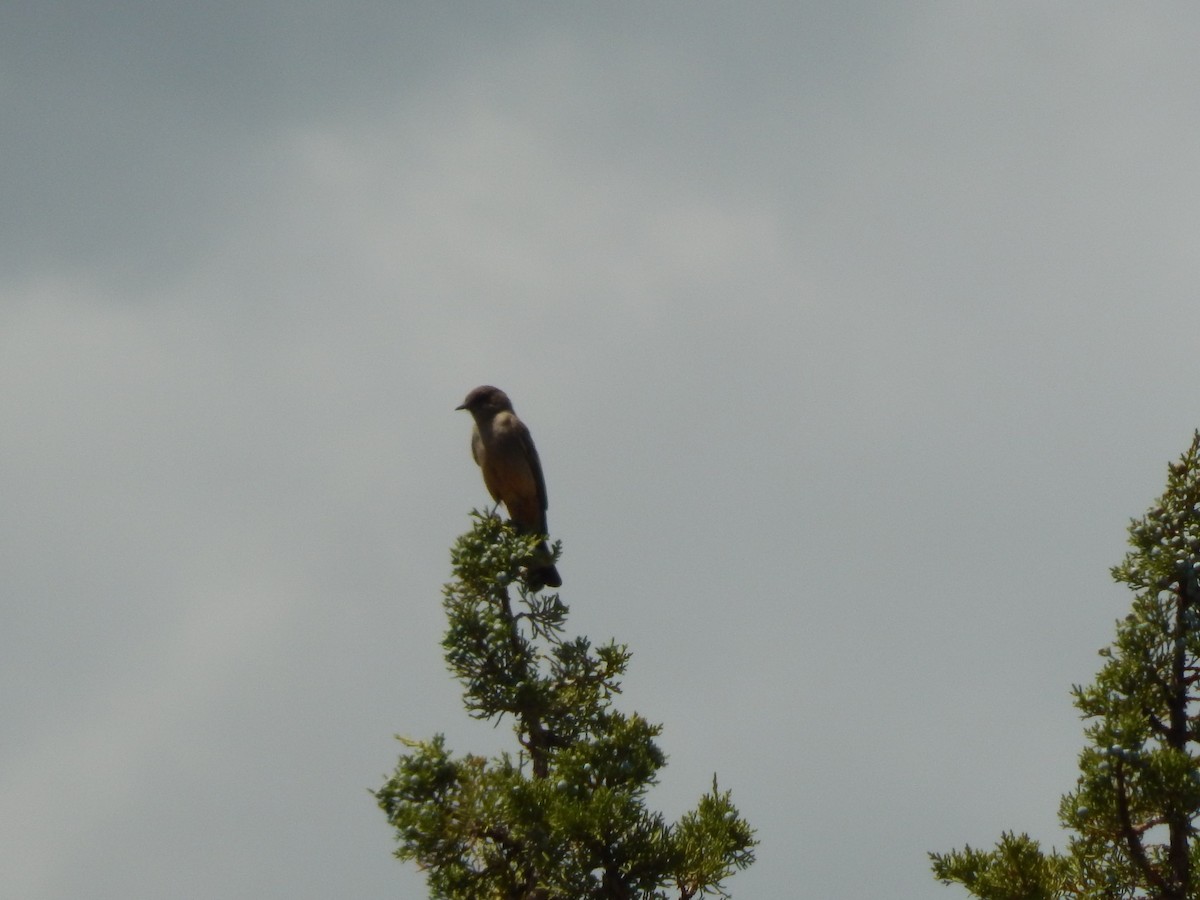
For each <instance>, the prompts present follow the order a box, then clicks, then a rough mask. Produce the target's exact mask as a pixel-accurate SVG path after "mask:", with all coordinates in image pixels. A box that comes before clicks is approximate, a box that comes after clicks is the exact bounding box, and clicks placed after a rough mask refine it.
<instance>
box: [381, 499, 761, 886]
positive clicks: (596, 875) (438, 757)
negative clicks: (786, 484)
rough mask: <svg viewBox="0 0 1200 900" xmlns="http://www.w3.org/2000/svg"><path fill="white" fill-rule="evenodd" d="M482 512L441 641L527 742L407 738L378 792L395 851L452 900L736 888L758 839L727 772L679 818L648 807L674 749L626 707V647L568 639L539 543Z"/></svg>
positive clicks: (461, 553) (470, 706)
mask: <svg viewBox="0 0 1200 900" xmlns="http://www.w3.org/2000/svg"><path fill="white" fill-rule="evenodd" d="M474 518H475V524H474V527H473V528H472V530H471V531H469V532H467V533H466V534H464V535H462V536H461V537H460V538H459V539H458V540H457V542H456V543H455V546H454V548H453V550H452V552H451V560H452V562H453V566H454V574H455V580H454V581H453V582H451V583H449V584H447V585H446V586H445V588H444V600H443V605H444V607H445V610H446V614H447V617H448V619H449V628H448V630H447V632H446V636H445V638H444V640H443V641H442V646H443V648H444V649H445V654H446V661H447V663H448V664H449V666H450V669H451V671H452V672H453V673H454V675H455V676H456V677H457V678H458V679H459V680H460V681H461V682H462V684H463V685H464V688H465V691H464V699H465V704H466V708H467V710H468V712H469V713H470V714H471V715H472V716H473V717H475V718H478V719H488V720H493V721H496V722H498V721H500V720H501V719H503V718H505V717H508V718H509V719H510V721H511V723H512V727H513V730H514V732H515V735H516V739H517V743H518V745H519V749H518V750H517V751H516V753H515V755H514V754H509V753H504V754H501V755H500V756H499V757H498V758H494V759H484V758H481V757H478V756H473V755H466V756H454V755H452V754H451V752H450V751H449V750H448V749H447V748H446V746H445V741H444V739H443V736H441V735H437V736H435V737H434V738H433V739H432V740H430V741H412V740H406V739H403V738H401V739H400V740H401V741H402V742H403V743H404V744H405V746H406V747H407V748H408V752H406V753H405V754H404V755H403V756H401V757H400V762H399V764H398V766H397V767H396V771H395V773H394V774H393V775H392V776H391V778H389V779H388V780H387V782H386V783H385V784H384V785H383V787H382V788H380V789H379V791H377V792H376V794H375V796H376V799H377V800H378V802H379V805H380V807H381V808H382V809H383V811H384V812H385V813H386V815H387V818H388V822H389V823H390V824H391V825H392V826H393V827H394V828H395V829H396V836H397V841H398V843H399V848H398V849H397V850H396V856H398V857H399V858H400V859H402V860H411V861H414V862H416V863H417V865H418V866H420V867H421V868H422V869H423V870H424V871H425V873H426V877H427V881H428V884H429V888H430V892H431V896H432V897H434V898H445V900H485V898H486V900H584V898H596V900H601V898H605V900H627V898H628V900H634V898H637V900H668V898H676V897H677V898H679V900H689V898H693V897H696V898H699V897H704V896H711V895H719V896H722V897H726V896H728V895H727V894H726V893H725V891H724V888H723V882H724V880H725V879H726V878H727V877H728V876H729V875H731V874H732V873H733V872H734V871H735V870H738V869H742V868H745V867H746V866H748V865H750V864H751V863H752V862H753V861H754V851H753V847H754V845H755V844H756V841H755V840H754V836H753V835H754V832H753V830H752V829H751V828H750V826H749V825H748V824H747V822H746V821H745V820H744V819H742V818H741V817H740V816H739V815H738V811H737V809H736V808H735V807H734V805H733V803H732V802H731V800H730V795H729V792H728V791H724V792H723V791H720V790H718V788H717V783H716V778H715V776H714V778H713V786H712V791H711V792H709V793H706V794H705V795H703V796H702V797H701V798H700V802H699V804H698V805H697V806H696V807H695V809H693V810H692V811H690V812H688V813H686V814H685V815H684V816H683V817H682V818H681V819H680V820H679V821H678V822H676V823H674V824H668V823H666V822H665V821H664V819H663V817H662V816H661V815H660V814H659V813H655V812H651V811H649V810H648V809H647V808H646V804H645V801H646V793H647V791H648V789H649V788H650V787H651V786H653V785H654V784H655V782H656V778H657V772H658V770H659V769H660V768H662V766H663V765H665V762H666V758H665V756H664V755H663V753H662V751H661V750H660V749H659V748H658V745H657V744H656V743H655V738H656V737H657V736H658V735H659V732H660V731H661V728H660V726H658V725H652V724H651V723H649V722H647V721H646V720H645V719H643V718H642V717H641V716H639V715H637V714H636V713H635V714H630V715H626V714H624V713H621V712H619V711H618V710H616V709H615V708H614V706H613V698H614V696H615V695H616V694H618V693H620V681H619V679H620V678H621V676H622V675H623V673H624V672H625V669H626V666H627V665H628V663H629V660H630V653H629V651H628V649H627V648H626V647H624V646H621V645H618V644H615V643H612V642H610V643H608V644H606V645H604V646H599V647H595V648H593V647H592V646H591V644H590V642H589V641H588V640H587V638H584V637H577V638H574V639H568V638H567V637H565V635H564V626H565V620H566V615H567V611H568V610H567V607H566V605H565V604H564V603H563V602H562V601H561V600H560V599H559V596H558V594H543V593H538V592H534V591H530V590H529V589H528V587H527V586H526V584H525V582H524V581H523V580H522V571H521V569H522V566H523V565H525V564H527V563H528V562H529V560H530V559H533V558H535V556H536V553H537V551H538V543H539V540H540V538H539V537H538V536H536V535H520V534H518V533H517V532H516V531H515V530H514V529H513V528H512V527H511V526H510V525H507V524H504V523H502V522H501V521H500V520H499V519H498V518H496V517H494V516H490V515H484V514H480V513H475V514H474ZM560 552H561V546H560V545H558V544H555V546H554V548H553V553H554V558H555V560H557V558H558V555H559V553H560ZM514 589H515V591H516V593H517V603H516V604H515V605H514V598H513V596H512V593H511V592H512V591H513V590H514Z"/></svg>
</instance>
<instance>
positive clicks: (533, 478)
mask: <svg viewBox="0 0 1200 900" xmlns="http://www.w3.org/2000/svg"><path fill="white" fill-rule="evenodd" d="M455 409H465V410H466V411H467V412H469V413H470V414H471V418H473V419H474V420H475V429H474V431H473V432H472V433H471V455H472V456H473V457H474V458H475V462H476V463H478V464H479V468H480V470H481V471H482V472H483V483H484V485H485V486H486V487H487V489H488V493H489V494H491V495H492V499H493V500H495V501H496V503H498V504H499V503H503V504H504V508H505V509H506V510H508V517H509V519H510V520H511V521H512V523H513V524H514V525H516V527H517V530H518V531H520V532H522V533H524V534H538V535H541V536H542V537H543V538H545V537H546V535H547V534H548V532H547V529H546V509H547V507H548V505H549V504H548V503H547V502H546V480H545V478H544V477H543V476H542V464H541V462H540V461H539V460H538V452H537V448H536V447H534V446H533V437H532V436H531V435H530V434H529V429H528V428H527V427H525V423H524V422H522V421H521V420H520V419H518V418H517V414H516V413H515V412H513V405H512V401H511V400H509V399H508V394H506V393H504V391H502V390H500V388H497V387H492V386H491V385H490V384H485V385H480V386H479V387H477V388H475V389H474V390H473V391H471V392H470V393H469V394H467V399H465V400H464V401H463V402H462V403H461V404H460V405H458V406H457V407H455ZM537 557H538V558H539V559H550V548H549V547H548V546H547V545H546V542H545V540H543V541H542V543H541V544H539V545H538V549H537ZM525 583H526V586H527V587H529V588H530V590H534V591H537V590H540V589H541V588H542V587H546V586H549V587H555V588H556V587H562V578H561V577H560V576H559V574H558V569H557V568H555V566H554V564H553V563H549V564H546V565H532V566H530V567H529V569H528V571H527V572H526V575H525Z"/></svg>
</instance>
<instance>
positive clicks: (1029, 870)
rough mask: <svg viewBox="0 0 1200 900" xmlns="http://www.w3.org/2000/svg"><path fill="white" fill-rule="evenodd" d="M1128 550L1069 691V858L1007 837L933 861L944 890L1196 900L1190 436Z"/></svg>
mask: <svg viewBox="0 0 1200 900" xmlns="http://www.w3.org/2000/svg"><path fill="white" fill-rule="evenodd" d="M1129 543H1130V545H1131V549H1130V550H1129V552H1128V554H1127V555H1126V557H1125V559H1124V561H1123V562H1122V563H1121V564H1120V565H1118V566H1115V567H1114V568H1113V569H1112V575H1113V578H1114V579H1116V580H1117V581H1118V582H1120V583H1122V584H1125V585H1126V586H1127V587H1128V588H1129V589H1130V590H1131V591H1133V592H1134V599H1133V608H1132V610H1131V611H1130V613H1129V615H1127V616H1126V617H1125V618H1124V619H1123V620H1121V621H1118V622H1117V629H1116V631H1117V633H1116V640H1115V641H1114V642H1113V643H1112V645H1111V646H1109V647H1106V648H1104V649H1102V650H1101V651H1100V655H1101V656H1102V657H1103V658H1104V663H1103V665H1102V667H1101V669H1100V672H1099V674H1098V675H1097V677H1096V680H1095V682H1094V683H1092V684H1091V685H1089V686H1087V687H1081V686H1078V685H1076V686H1074V687H1073V688H1072V694H1073V696H1074V702H1075V706H1076V707H1077V708H1078V709H1079V711H1080V713H1081V714H1082V716H1083V718H1084V719H1085V720H1086V721H1087V722H1088V725H1087V726H1086V728H1085V736H1086V738H1087V741H1088V743H1087V746H1086V747H1085V748H1084V750H1083V751H1082V752H1081V753H1080V756H1079V769H1080V775H1079V779H1078V781H1077V783H1076V786H1075V790H1073V791H1071V792H1070V793H1068V794H1066V795H1065V796H1063V798H1062V800H1061V802H1060V804H1059V819H1060V821H1061V822H1062V824H1063V826H1064V827H1065V828H1067V829H1068V830H1069V831H1070V832H1071V838H1070V841H1069V844H1068V847H1067V850H1066V851H1065V852H1061V853H1060V852H1057V851H1051V852H1048V853H1047V852H1043V851H1042V850H1041V848H1040V847H1039V846H1038V843H1037V842H1036V841H1034V840H1032V839H1031V838H1029V836H1028V835H1025V834H1021V835H1015V834H1012V833H1005V834H1004V835H1003V836H1002V837H1001V840H1000V842H999V844H997V846H996V848H995V849H994V850H989V851H984V850H974V849H972V848H971V847H969V846H968V847H965V848H964V849H963V850H959V851H954V852H951V853H947V854H944V855H942V854H936V853H935V854H930V857H931V859H932V862H933V872H934V875H935V877H937V878H939V879H941V880H942V881H944V882H946V883H951V882H957V883H959V884H962V885H963V886H965V887H966V888H967V890H968V891H970V893H972V894H974V895H975V896H977V897H980V898H985V900H1010V898H1011V900H1017V898H1021V900H1043V898H1046V900H1049V898H1068V897H1071V898H1074V897H1080V898H1096V900H1099V898H1120V900H1132V898H1152V900H1197V898H1200V875H1198V874H1197V873H1198V871H1200V869H1198V863H1200V841H1197V836H1196V829H1195V826H1194V822H1195V820H1196V817H1197V815H1200V759H1198V756H1197V751H1198V750H1200V719H1198V718H1197V711H1198V705H1197V699H1198V697H1197V691H1196V688H1197V681H1198V680H1200V432H1196V434H1195V435H1194V437H1193V440H1192V445H1191V447H1190V448H1189V449H1188V451H1187V452H1186V453H1184V454H1183V456H1182V457H1181V458H1180V459H1179V461H1178V462H1175V463H1172V464H1171V465H1170V466H1169V469H1168V474H1167V489H1166V492H1165V493H1164V494H1163V495H1162V497H1161V498H1160V499H1159V501H1158V502H1157V503H1156V504H1155V505H1154V506H1153V507H1151V508H1150V510H1149V511H1148V512H1147V513H1146V514H1145V515H1144V516H1142V517H1141V518H1140V519H1134V520H1133V521H1132V522H1131V524H1130V526H1129Z"/></svg>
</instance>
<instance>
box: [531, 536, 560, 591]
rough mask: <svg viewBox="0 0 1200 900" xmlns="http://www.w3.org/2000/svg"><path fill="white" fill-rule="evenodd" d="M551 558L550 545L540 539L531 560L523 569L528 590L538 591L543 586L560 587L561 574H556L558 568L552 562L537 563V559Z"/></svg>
mask: <svg viewBox="0 0 1200 900" xmlns="http://www.w3.org/2000/svg"><path fill="white" fill-rule="evenodd" d="M552 558H553V557H552V556H551V554H550V547H549V546H548V545H547V544H546V542H545V541H542V542H541V543H540V544H538V546H537V552H536V553H535V554H534V558H533V561H532V562H531V564H530V566H529V568H528V569H526V570H525V586H526V587H527V588H529V590H531V591H540V590H541V589H542V588H544V587H552V588H557V587H562V576H561V575H559V574H558V568H557V567H556V566H555V565H554V563H549V564H547V565H538V561H540V560H543V559H552Z"/></svg>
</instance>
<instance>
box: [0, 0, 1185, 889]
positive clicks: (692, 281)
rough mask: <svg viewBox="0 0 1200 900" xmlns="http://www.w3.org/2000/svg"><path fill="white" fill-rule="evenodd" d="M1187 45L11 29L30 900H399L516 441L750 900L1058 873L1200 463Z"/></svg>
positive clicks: (1077, 9)
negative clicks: (938, 879) (1174, 511)
mask: <svg viewBox="0 0 1200 900" xmlns="http://www.w3.org/2000/svg"><path fill="white" fill-rule="evenodd" d="M1198 43H1200V11H1197V10H1196V9H1193V8H1192V7H1189V6H1185V5H1182V4H1152V5H1147V4H1136V5H1135V4H1124V3H1087V4H1082V3H1074V4H1072V3H1062V4H1052V5H1047V4H1043V3H1004V4H980V3H913V4H895V3H859V4H842V3H824V4H811V3H799V4H798V3H794V2H788V3H762V4H756V5H752V6H749V7H748V6H746V5H740V6H739V5H734V4H725V3H704V2H699V3H698V2H688V3H668V2H663V3H658V4H653V5H650V4H641V3H638V4H634V3H628V4H623V3H616V4H592V5H588V6H585V5H583V4H537V5H531V4H517V5H513V4H486V5H485V4H478V5H476V4H471V5H464V4H454V3H437V4H398V3H390V2H375V3H371V2H341V3H325V4H315V3H312V4H310V3H304V4H297V3H278V2H262V3H255V4H246V3H206V4H196V3H178V2H155V3H149V2H144V3H133V2H131V3H122V4H96V3H90V2H58V3H54V4H31V3H26V4H8V5H6V6H5V8H4V9H3V11H0V110H2V113H3V121H4V123H5V124H4V128H3V129H2V130H0V161H2V166H3V168H2V178H0V204H2V208H3V210H4V213H3V215H2V216H0V422H2V423H3V438H2V439H0V446H2V448H3V452H2V453H0V491H2V492H3V497H4V509H5V516H4V517H3V520H2V521H0V527H2V528H3V535H2V540H0V560H2V563H3V573H4V582H5V590H4V594H3V599H2V600H0V602H2V603H3V627H2V628H0V681H2V683H3V684H4V685H5V686H6V688H5V690H4V691H3V692H2V693H0V714H2V716H3V719H4V722H5V726H4V729H3V734H4V737H3V740H2V741H0V883H3V884H5V885H6V891H8V892H10V893H11V896H14V897H18V896H19V897H22V898H29V900H75V898H79V897H88V898H90V900H109V898H128V897H147V898H150V897H196V898H221V900H239V898H261V897H289V898H302V900H317V898H330V897H357V898H374V897H379V898H382V897H420V896H423V895H424V888H423V880H422V879H421V878H420V876H419V875H418V873H417V872H416V871H415V870H414V869H412V868H411V867H409V866H406V865H402V864H400V863H398V862H396V861H395V860H394V859H392V858H391V856H390V853H391V850H392V847H393V843H392V833H391V831H390V829H389V828H388V827H387V825H386V823H385V821H384V819H383V816H382V814H381V813H380V812H379V811H378V810H377V809H376V808H375V806H374V803H373V800H372V798H371V797H370V796H369V794H368V790H369V789H372V788H375V787H378V786H379V785H380V784H381V783H382V781H383V778H384V776H385V773H386V772H388V771H390V770H391V768H392V767H393V766H394V764H395V760H396V757H397V756H398V754H399V752H400V750H401V748H400V746H399V745H398V744H396V743H395V742H394V741H393V740H392V735H393V734H394V733H402V734H406V735H409V736H413V737H428V736H431V735H432V734H434V733H435V732H438V731H441V732H445V733H446V734H447V736H448V741H449V743H450V745H451V746H452V747H453V748H454V749H455V750H456V751H458V752H467V751H472V752H481V753H488V752H492V751H494V750H495V749H497V748H499V747H502V746H510V739H509V732H508V731H507V728H506V727H501V728H500V729H499V730H493V729H491V728H490V727H489V726H487V725H483V724H480V723H476V722H473V721H471V720H469V719H468V718H467V716H466V714H465V713H464V712H463V710H462V707H461V704H460V700H459V693H458V688H457V685H456V684H455V683H454V682H453V681H452V680H451V679H450V677H449V675H448V673H447V672H446V669H445V666H444V663H443V661H442V659H441V656H440V652H439V646H438V645H439V641H440V639H441V635H442V628H443V618H442V611H441V605H440V587H441V584H442V582H443V581H445V580H446V579H447V578H448V576H449V563H448V548H449V546H450V544H451V542H452V541H453V539H454V537H455V536H456V535H457V534H459V533H461V532H462V531H464V530H466V528H467V527H468V524H469V523H468V518H467V514H468V512H469V510H470V509H471V508H472V507H473V506H479V505H482V504H483V503H484V502H485V500H486V494H485V493H484V489H483V485H482V482H481V480H480V478H479V475H478V471H477V469H476V468H475V466H474V465H473V463H472V462H471V460H470V456H469V451H468V434H469V430H470V421H469V418H468V417H467V416H466V415H465V414H464V413H461V412H458V413H456V412H455V411H454V407H455V405H457V404H458V403H459V402H460V401H461V400H462V398H463V396H464V395H465V394H466V392H467V391H468V390H469V389H470V388H472V387H474V386H475V385H477V384H480V383H492V384H497V385H499V386H501V387H502V388H504V389H505V390H507V391H508V392H509V394H510V395H511V396H512V397H513V399H514V402H515V404H516V407H517V410H518V412H520V414H521V415H522V416H523V417H524V418H525V420H526V421H527V422H528V423H529V424H530V425H531V427H532V429H533V433H534V435H535V437H536V439H537V442H538V446H539V449H540V450H541V455H542V459H543V463H544V467H545V470H546V476H547V480H548V484H549V493H550V527H551V531H552V533H553V535H554V536H555V537H557V538H561V539H562V540H563V541H564V544H565V548H566V555H565V557H564V558H563V560H562V562H561V565H560V569H561V571H562V573H563V576H564V578H565V582H566V584H565V587H564V589H563V597H564V599H565V600H566V601H567V602H568V603H569V604H570V605H571V607H572V611H573V616H572V620H571V624H572V626H573V629H574V630H576V631H577V632H581V633H585V634H588V635H589V636H590V637H592V638H593V640H596V641H604V640H607V639H608V638H609V637H615V638H616V639H617V640H619V641H622V642H627V643H628V644H630V645H631V647H632V649H633V651H634V654H635V655H634V659H633V663H632V669H631V672H630V675H629V677H628V679H627V680H626V683H625V687H626V691H625V696H624V698H623V703H622V708H624V709H626V710H627V711H632V710H637V711H639V712H641V713H642V714H643V715H645V716H646V717H647V718H649V719H650V720H651V721H658V722H662V723H664V724H665V726H666V728H665V732H664V734H663V736H662V739H661V745H662V747H663V749H664V750H665V751H666V752H667V754H668V755H669V759H670V762H669V765H668V767H667V768H666V769H665V770H664V772H663V780H662V784H661V785H660V787H659V788H657V789H656V791H655V792H654V793H653V794H652V802H653V804H654V805H655V806H657V807H658V808H660V809H662V810H663V811H664V812H665V813H667V814H668V815H669V816H671V817H675V816H677V815H679V813H681V812H682V811H683V810H684V809H686V808H688V807H690V806H691V805H692V804H693V803H694V801H695V799H696V798H697V797H698V796H699V794H700V793H701V792H703V791H704V790H705V789H706V788H707V787H708V785H709V783H710V781H711V777H712V773H713V772H714V771H715V772H717V773H718V775H719V778H720V782H721V784H722V786H723V787H729V788H731V789H732V790H733V792H734V798H735V801H736V802H737V803H738V804H739V805H740V807H741V809H742V811H743V813H744V814H745V815H746V816H747V818H748V819H749V820H750V821H751V823H752V824H753V825H755V826H756V827H757V828H758V833H759V837H760V838H761V841H762V844H761V847H760V848H759V861H758V863H757V864H756V865H755V866H754V867H753V868H752V869H750V870H749V871H748V872H746V873H744V874H741V875H739V876H737V877H736V878H734V879H733V880H732V881H731V882H730V887H731V888H732V889H733V891H734V894H735V895H736V896H738V897H741V898H753V897H758V898H773V897H781V898H782V897H797V896H801V897H803V896H812V897H831V898H846V900H859V898H864V897H885V896H886V897H891V898H930V900H932V898H952V897H956V896H962V894H961V892H959V891H957V890H956V889H947V888H943V887H941V886H939V885H938V884H936V883H935V882H934V881H932V880H931V879H930V876H929V874H928V865H927V860H926V856H925V854H926V852H927V851H930V850H948V849H950V848H952V847H956V846H961V845H962V844H964V843H966V842H970V843H972V844H974V845H981V844H982V845H990V844H991V843H992V842H993V841H994V840H995V839H996V838H998V837H999V834H1000V832H1001V830H1003V829H1006V828H1011V829H1015V830H1028V831H1030V832H1031V833H1032V834H1034V835H1035V836H1036V837H1038V838H1040V839H1042V840H1043V841H1045V842H1048V843H1060V844H1061V843H1062V842H1063V839H1064V835H1063V833H1062V832H1061V831H1060V830H1059V829H1058V827H1057V820H1056V809H1057V805H1058V797H1059V795H1060V794H1061V793H1062V792H1064V791H1067V790H1069V789H1070V788H1071V787H1072V786H1073V784H1074V778H1075V772H1076V769H1075V757H1076V754H1077V752H1078V750H1079V749H1080V748H1081V747H1082V746H1083V740H1082V735H1081V725H1080V722H1079V721H1078V720H1077V718H1076V715H1075V711H1074V709H1073V707H1072V706H1071V704H1070V698H1069V695H1068V691H1069V687H1070V685H1071V684H1072V683H1073V682H1076V683H1080V682H1086V681H1088V680H1090V679H1091V677H1092V675H1093V674H1094V672H1095V671H1096V669H1097V668H1098V665H1099V662H1100V660H1099V659H1098V658H1097V657H1096V650H1097V649H1098V648H1099V647H1101V646H1103V645H1104V644H1106V643H1107V642H1108V641H1109V639H1110V637H1111V631H1112V622H1113V620H1114V619H1115V618H1117V617H1118V616H1120V615H1122V614H1123V612H1124V609H1125V607H1126V605H1127V603H1128V599H1129V598H1128V596H1127V595H1126V594H1125V593H1124V592H1123V591H1122V590H1121V589H1119V588H1118V587H1116V586H1114V585H1112V584H1111V583H1110V579H1109V576H1108V567H1109V566H1110V565H1112V564H1114V563H1116V562H1118V561H1119V560H1120V558H1121V556H1122V554H1123V553H1124V546H1125V545H1124V540H1125V534H1124V529H1125V526H1126V524H1127V521H1128V519H1129V517H1131V516H1135V515H1139V514H1140V513H1141V512H1142V511H1143V510H1144V509H1145V508H1146V507H1147V506H1149V505H1150V503H1151V502H1152V501H1153V499H1154V498H1155V497H1156V496H1157V495H1158V493H1159V492H1160V491H1161V490H1162V486H1163V483H1164V480H1165V474H1166V469H1165V463H1166V462H1167V461H1168V460H1169V459H1171V458H1173V457H1174V456H1176V455H1178V454H1179V453H1180V452H1182V451H1183V450H1184V449H1185V447H1186V446H1187V444H1188V442H1189V440H1190V436H1191V432H1192V429H1193V428H1194V427H1196V426H1197V425H1198V424H1200V409H1198V408H1197V407H1198V406H1200V402H1198V398H1197V390H1196V385H1197V378H1196V335H1197V334H1198V333H1200V304H1198V303H1197V302H1196V293H1195V286H1196V283H1197V275H1198V272H1197V269H1198V268H1200V256H1198V254H1197V252H1196V244H1197V233H1198V231H1200V214H1198V213H1197V210H1198V209H1200V203H1198V200H1200V168H1198V167H1197V165H1196V160H1197V159H1200V115H1198V113H1200V110H1198V108H1197V107H1198V102H1197V94H1196V84H1197V79H1198V77H1200V59H1198V58H1197V55H1196V53H1195V48H1196V46H1197V44H1198Z"/></svg>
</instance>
